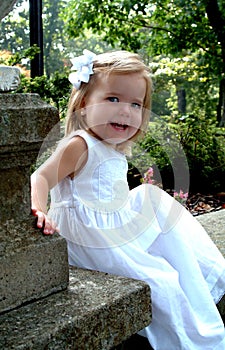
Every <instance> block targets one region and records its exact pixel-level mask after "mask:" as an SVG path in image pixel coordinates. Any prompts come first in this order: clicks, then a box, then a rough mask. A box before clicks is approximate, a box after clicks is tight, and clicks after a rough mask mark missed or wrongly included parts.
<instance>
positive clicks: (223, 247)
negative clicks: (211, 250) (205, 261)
mask: <svg viewBox="0 0 225 350" xmlns="http://www.w3.org/2000/svg"><path fill="white" fill-rule="evenodd" d="M197 219H198V221H199V222H200V223H201V225H202V226H203V227H204V228H205V230H206V231H207V233H208V234H209V236H210V237H211V239H212V240H213V242H214V243H215V244H216V246H217V248H218V249H219V250H220V252H221V253H222V255H223V256H224V258H225V209H222V210H219V211H215V212H212V213H208V214H204V215H200V216H198V217H197ZM217 307H218V310H219V312H220V314H221V316H222V318H223V320H224V321H225V295H224V296H223V298H222V299H221V300H220V302H219V303H218V305H217Z"/></svg>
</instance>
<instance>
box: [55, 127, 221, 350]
mask: <svg viewBox="0 0 225 350" xmlns="http://www.w3.org/2000/svg"><path fill="white" fill-rule="evenodd" d="M73 135H74V136H75V135H80V136H81V137H83V138H84V139H85V141H86V143H87V146H88V160H87V163H86V165H85V166H84V168H83V169H82V170H81V171H80V173H79V174H78V175H77V176H76V177H75V178H74V179H71V178H70V177H67V178H65V179H63V180H62V181H61V182H60V183H59V184H58V185H56V186H55V187H54V188H53V189H52V190H51V208H50V211H49V214H50V216H51V217H52V218H53V220H54V221H55V222H57V224H58V226H59V228H60V233H61V235H62V236H63V237H65V238H66V240H67V243H68V253H69V263H70V264H71V265H76V266H78V267H82V268H87V269H94V270H99V271H104V272H108V273H112V274H117V275H123V276H128V277H132V278H136V279H140V280H144V281H146V282H147V283H148V284H149V286H150V288H151V298H152V322H151V324H150V325H149V326H148V327H146V328H145V329H144V330H142V331H141V333H140V334H142V335H144V336H146V337H148V339H149V342H150V344H151V346H152V347H153V349H155V350H200V349H201V350H225V333H224V325H223V322H222V320H221V317H220V315H219V313H218V311H217V308H216V306H215V303H218V301H219V300H220V299H221V297H222V296H223V295H224V293H225V260H224V258H223V257H222V255H221V254H220V252H219V251H218V249H217V248H216V246H215V245H214V243H213V242H212V241H211V239H210V238H209V236H208V235H207V233H206V232H205V231H204V229H203V228H202V226H201V225H200V224H199V223H198V222H197V220H195V219H194V218H193V217H192V215H191V214H190V213H189V212H188V211H187V210H185V209H184V207H183V206H182V205H180V204H179V203H178V202H177V201H176V200H174V199H173V198H172V197H171V196H170V195H168V194H167V193H166V192H164V191H163V190H161V189H159V188H158V187H156V186H152V185H148V184H145V185H144V184H143V185H140V186H138V187H136V188H135V189H133V190H131V191H129V188H128V184H127V161H126V158H125V156H124V155H123V154H121V153H119V152H117V151H116V150H114V149H113V148H112V147H110V146H109V145H107V144H104V143H103V142H101V141H99V140H97V139H95V138H94V137H92V136H90V135H89V134H88V133H86V132H85V131H81V130H80V131H77V132H75V133H74V134H73Z"/></svg>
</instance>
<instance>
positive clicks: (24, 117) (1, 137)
mask: <svg viewBox="0 0 225 350" xmlns="http://www.w3.org/2000/svg"><path fill="white" fill-rule="evenodd" d="M58 122H59V113H58V111H57V109H56V108H54V107H52V106H50V105H48V104H47V103H45V102H43V101H42V100H41V98H40V96H39V95H37V94H7V93H6V94H3V93H0V146H1V147H0V178H1V181H0V208H1V210H0V222H3V221H5V220H7V219H11V218H18V219H21V217H24V216H28V215H29V214H30V167H31V165H33V164H34V163H35V160H36V158H37V156H38V154H39V151H40V148H41V146H42V145H43V141H44V139H45V138H46V136H47V135H49V133H50V131H51V133H50V135H51V136H50V137H49V138H48V142H51V141H52V139H54V138H56V139H57V137H58V136H59V134H58V135H57V133H59V129H58V128H57V127H55V125H56V126H57V125H58ZM52 130H53V131H54V132H52ZM45 143H46V144H47V145H48V143H47V142H45Z"/></svg>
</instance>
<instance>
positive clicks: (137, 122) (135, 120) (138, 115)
mask: <svg viewBox="0 0 225 350" xmlns="http://www.w3.org/2000/svg"><path fill="white" fill-rule="evenodd" d="M142 117H143V116H142V112H141V111H140V112H135V113H133V115H132V123H131V124H132V126H133V127H135V128H137V129H139V128H140V126H141V124H142Z"/></svg>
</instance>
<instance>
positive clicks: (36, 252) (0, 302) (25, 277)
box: [0, 217, 69, 313]
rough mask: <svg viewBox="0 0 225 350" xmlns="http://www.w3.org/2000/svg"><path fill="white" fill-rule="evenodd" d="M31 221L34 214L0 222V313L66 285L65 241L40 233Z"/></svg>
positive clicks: (56, 236) (67, 270) (58, 237)
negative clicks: (22, 219)
mask: <svg viewBox="0 0 225 350" xmlns="http://www.w3.org/2000/svg"><path fill="white" fill-rule="evenodd" d="M33 224H34V217H31V218H30V220H28V219H27V222H25V221H22V222H17V221H14V220H8V221H7V222H6V223H4V224H1V225H0V266H1V269H0V281H1V283H0V313H1V312H4V311H7V310H10V309H13V308H15V307H18V306H20V305H22V304H24V303H27V302H28V301H32V300H34V299H37V298H41V297H44V296H46V295H49V294H51V293H53V292H56V291H59V290H62V289H65V288H66V287H67V285H68V281H69V268H68V258H67V245H66V241H65V240H64V239H63V238H62V237H60V236H59V235H53V236H44V235H42V234H41V233H40V231H39V230H37V229H34V228H32V226H33Z"/></svg>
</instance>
